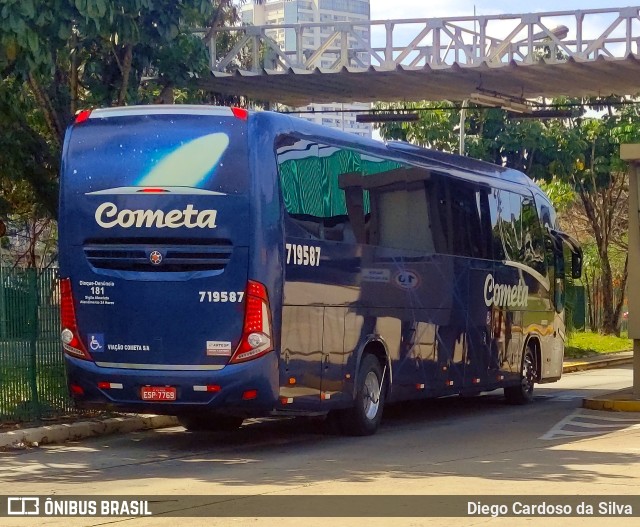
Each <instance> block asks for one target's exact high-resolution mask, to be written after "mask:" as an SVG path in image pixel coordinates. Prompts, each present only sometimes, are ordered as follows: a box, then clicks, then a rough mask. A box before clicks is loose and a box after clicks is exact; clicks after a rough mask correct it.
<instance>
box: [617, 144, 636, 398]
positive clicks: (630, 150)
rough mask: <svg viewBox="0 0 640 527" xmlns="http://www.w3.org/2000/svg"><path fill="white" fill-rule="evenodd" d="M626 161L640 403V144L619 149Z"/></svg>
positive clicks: (631, 318)
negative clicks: (627, 165) (627, 166)
mask: <svg viewBox="0 0 640 527" xmlns="http://www.w3.org/2000/svg"><path fill="white" fill-rule="evenodd" d="M620 158H621V159H624V160H626V161H628V162H629V278H628V279H627V287H628V295H627V297H628V302H629V338H631V339H633V393H632V396H633V398H634V399H636V400H640V186H639V183H640V181H639V175H640V143H636V144H626V145H621V146H620Z"/></svg>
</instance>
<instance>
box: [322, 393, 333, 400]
mask: <svg viewBox="0 0 640 527" xmlns="http://www.w3.org/2000/svg"><path fill="white" fill-rule="evenodd" d="M320 399H322V400H323V401H328V400H329V399H331V394H330V393H326V392H323V393H321V394H320Z"/></svg>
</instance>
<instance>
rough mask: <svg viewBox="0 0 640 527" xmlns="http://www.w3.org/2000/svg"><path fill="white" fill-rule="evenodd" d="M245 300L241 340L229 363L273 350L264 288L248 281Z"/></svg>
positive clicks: (253, 357) (267, 302)
mask: <svg viewBox="0 0 640 527" xmlns="http://www.w3.org/2000/svg"><path fill="white" fill-rule="evenodd" d="M245 298H246V300H245V310H244V324H243V326H242V338H241V339H240V344H238V347H237V349H236V351H235V353H234V354H233V357H231V360H230V361H229V362H230V363H238V362H245V361H248V360H252V359H257V358H258V357H261V356H262V355H264V354H265V353H269V352H270V351H271V350H273V344H272V342H271V309H270V307H269V298H268V296H267V289H266V287H265V286H264V285H262V284H261V283H259V282H254V281H252V280H249V281H248V282H247V294H246V296H245Z"/></svg>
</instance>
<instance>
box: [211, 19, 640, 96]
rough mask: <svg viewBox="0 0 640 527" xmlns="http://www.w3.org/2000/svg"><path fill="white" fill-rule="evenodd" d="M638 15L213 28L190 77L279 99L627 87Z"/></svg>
mask: <svg viewBox="0 0 640 527" xmlns="http://www.w3.org/2000/svg"><path fill="white" fill-rule="evenodd" d="M639 14H640V6H633V7H625V8H619V9H594V10H585V11H558V12H553V13H531V14H523V15H497V16H478V17H456V18H439V19H408V20H395V21H368V22H357V23H356V22H354V23H350V22H335V23H304V24H283V25H271V26H242V27H226V28H218V29H212V30H209V31H207V33H206V35H207V38H208V44H209V48H210V56H211V65H210V66H211V76H210V77H209V78H207V79H202V80H201V84H202V86H203V87H205V88H207V89H210V90H212V91H216V92H220V93H227V94H233V95H245V96H248V97H250V98H253V99H256V100H263V101H270V102H277V103H282V104H286V105H289V106H303V105H306V104H308V103H310V102H315V103H328V102H374V101H401V100H407V101H417V100H451V101H462V100H464V99H467V98H469V96H470V94H472V93H475V92H477V91H478V90H481V91H483V92H485V93H486V92H493V93H496V94H504V95H508V96H510V97H516V98H524V99H530V98H537V97H555V96H561V95H567V96H599V95H600V96H605V95H611V94H618V95H634V94H636V93H639V92H640V18H639ZM595 28H599V29H595ZM221 33H231V34H233V35H234V36H235V37H236V38H237V44H236V45H235V46H234V47H233V49H231V50H230V51H228V50H227V51H224V52H222V51H221V50H219V49H218V48H217V47H216V38H217V37H218V36H220V34H221ZM317 34H319V35H321V36H322V40H323V41H324V44H322V45H321V46H320V47H319V48H318V49H316V50H315V51H312V52H309V51H308V50H307V51H305V47H304V43H305V39H308V38H309V37H311V36H313V35H317ZM500 35H505V36H500ZM226 37H227V39H228V37H229V35H226ZM277 41H282V42H285V43H286V46H284V48H283V47H280V46H278V44H277V43H276V42H277ZM376 42H379V43H380V44H379V45H376V44H375V43H376Z"/></svg>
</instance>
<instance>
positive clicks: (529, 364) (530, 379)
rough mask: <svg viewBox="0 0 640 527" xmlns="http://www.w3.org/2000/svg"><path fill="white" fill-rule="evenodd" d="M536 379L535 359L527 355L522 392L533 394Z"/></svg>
mask: <svg viewBox="0 0 640 527" xmlns="http://www.w3.org/2000/svg"><path fill="white" fill-rule="evenodd" d="M535 378H536V367H535V364H534V363H533V357H532V356H531V354H530V353H527V354H526V355H525V357H524V362H523V364H522V391H523V392H524V393H532V392H533V384H534V382H535Z"/></svg>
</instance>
